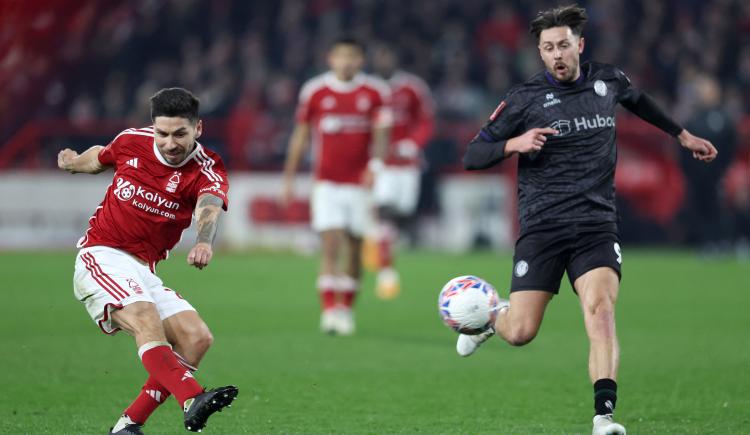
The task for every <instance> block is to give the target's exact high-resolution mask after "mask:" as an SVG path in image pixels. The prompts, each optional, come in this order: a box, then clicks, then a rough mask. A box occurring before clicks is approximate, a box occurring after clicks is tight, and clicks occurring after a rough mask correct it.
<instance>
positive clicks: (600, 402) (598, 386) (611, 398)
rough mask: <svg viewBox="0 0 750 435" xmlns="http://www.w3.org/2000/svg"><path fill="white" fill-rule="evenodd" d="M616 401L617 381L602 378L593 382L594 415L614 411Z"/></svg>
mask: <svg viewBox="0 0 750 435" xmlns="http://www.w3.org/2000/svg"><path fill="white" fill-rule="evenodd" d="M616 403H617V382H615V381H614V380H612V379H608V378H604V379H599V380H598V381H596V382H594V409H595V410H596V415H606V414H612V413H614V412H615V404H616Z"/></svg>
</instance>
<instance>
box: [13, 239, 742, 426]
mask: <svg viewBox="0 0 750 435" xmlns="http://www.w3.org/2000/svg"><path fill="white" fill-rule="evenodd" d="M74 255H75V254H74V252H64V253H12V252H8V253H4V254H0V265H1V266H0V276H2V281H1V283H2V284H0V287H1V288H2V301H0V307H2V308H1V309H0V314H1V315H0V339H1V342H2V348H1V349H0V385H1V386H2V390H1V393H0V433H13V434H20V433H55V434H61V433H65V434H89V433H91V434H94V433H99V434H102V433H106V430H107V429H108V428H109V427H110V426H111V425H112V424H113V423H114V421H115V419H116V418H117V417H118V416H119V414H120V412H121V411H122V410H123V409H124V407H125V406H126V405H127V404H128V403H129V401H130V400H131V399H132V398H133V397H134V395H135V394H136V392H137V391H138V390H139V388H140V386H141V384H142V382H143V381H144V379H145V371H144V370H143V368H142V367H141V366H140V364H139V361H138V357H137V354H136V349H135V346H134V344H133V342H132V340H131V339H130V338H129V337H127V336H126V335H124V334H119V335H118V336H116V337H114V338H113V337H107V336H104V335H103V334H101V333H100V332H99V331H98V329H97V328H96V327H95V325H94V324H93V322H91V320H90V319H89V318H88V316H87V314H86V312H85V310H84V308H83V306H82V305H81V304H80V303H78V302H77V301H76V300H75V299H74V298H73V295H72V273H73V261H74ZM399 261H400V266H401V269H402V278H403V288H404V290H403V293H402V295H401V296H400V297H399V298H398V299H396V300H394V301H390V302H383V301H380V300H378V299H376V298H375V297H374V295H373V291H372V285H373V283H372V276H368V277H367V279H366V280H365V285H364V288H363V295H362V297H361V299H360V303H359V309H358V312H357V320H358V332H357V334H356V336H354V337H350V338H332V337H327V336H322V335H320V334H319V333H318V331H317V326H318V325H317V323H318V308H317V295H316V292H315V290H314V287H313V283H314V279H315V271H316V267H317V260H316V259H315V258H313V257H300V256H294V255H282V254H265V253H252V254H233V253H223V252H219V253H218V254H217V255H216V256H215V259H214V262H213V263H212V264H211V265H210V266H209V267H208V269H206V270H203V271H197V270H194V269H191V268H189V267H187V265H186V264H185V256H184V253H177V254H175V255H174V256H173V257H172V258H171V259H170V260H168V261H166V262H164V263H163V264H162V265H161V266H160V268H159V274H160V276H161V277H162V278H163V279H164V281H165V283H166V284H167V285H168V286H170V287H172V288H175V289H177V290H179V291H180V292H181V293H182V294H183V295H184V296H185V297H187V298H188V299H189V300H190V301H191V302H192V303H193V304H194V305H195V306H196V307H197V308H198V310H199V312H200V313H201V314H202V316H203V317H204V318H205V320H206V322H207V323H208V325H209V326H210V327H211V329H212V331H213V333H214V335H215V338H216V340H215V344H214V347H213V348H212V349H211V351H210V352H209V353H208V355H207V357H206V359H205V360H204V362H203V364H202V366H201V370H200V371H199V372H198V374H197V378H198V380H199V381H200V382H202V383H203V384H204V385H208V386H219V385H224V384H229V383H233V384H236V385H238V386H239V388H240V395H239V398H238V400H237V401H236V402H235V406H233V407H232V408H231V409H230V410H228V411H226V412H223V413H221V414H217V415H215V416H214V417H213V418H212V419H211V420H210V421H209V425H208V427H207V429H206V430H205V431H204V433H209V434H211V433H216V434H219V433H221V434H236V433H262V434H265V433H341V434H349V433H369V434H384V433H403V434H413V433H424V434H437V433H445V434H455V433H465V434H478V433H495V434H527V433H534V434H540V433H544V434H547V433H549V434H586V433H590V431H591V425H590V424H591V423H590V422H591V416H592V391H591V385H590V384H589V380H588V376H587V370H586V361H587V340H586V336H585V333H584V330H583V325H582V319H581V314H580V309H579V307H578V305H577V299H576V297H575V295H574V294H573V293H572V292H571V291H570V287H569V285H568V284H567V283H565V284H564V285H563V288H562V289H561V292H560V295H559V296H557V297H555V299H553V301H552V303H551V304H550V306H549V308H548V311H547V317H546V319H545V322H544V324H543V325H542V329H541V331H540V334H539V336H538V337H537V338H536V340H535V341H533V342H532V343H531V344H529V345H527V346H526V347H523V348H511V347H510V346H508V345H506V344H505V343H503V342H501V341H500V340H498V339H493V340H492V341H491V342H489V343H487V344H486V345H485V346H484V347H483V348H482V349H481V350H480V351H479V352H478V353H477V354H476V355H474V356H472V357H471V358H467V359H462V358H459V357H458V356H457V355H456V353H455V350H454V346H455V339H456V335H455V334H454V333H453V332H451V331H449V330H448V329H447V328H446V327H444V326H443V325H442V324H441V323H440V320H439V317H438V314H437V309H436V298H437V294H438V291H439V289H440V288H441V286H442V285H443V283H445V282H446V281H447V280H448V279H450V278H452V277H454V276H457V275H463V274H476V275H479V276H482V277H484V278H486V279H487V280H489V281H491V282H492V283H494V284H495V285H496V287H497V288H498V289H500V290H501V293H502V294H503V295H507V291H506V290H504V289H506V288H507V285H508V281H509V274H510V270H511V265H510V257H509V256H507V255H497V254H491V253H477V254H471V255H462V256H455V255H444V254H436V253H425V252H414V253H404V254H403V255H402V256H401V258H400V259H399ZM748 302H750V267H748V264H746V263H745V264H742V263H737V262H734V261H726V262H701V261H699V260H698V259H696V258H695V257H694V256H693V255H691V254H687V253H679V252H664V251H633V252H627V251H626V252H625V260H624V279H623V283H622V289H621V293H620V300H619V303H618V311H617V319H618V324H617V326H618V333H619V337H620V343H621V347H622V365H621V370H620V376H619V386H620V388H619V393H620V394H619V401H618V407H617V417H618V419H619V420H620V421H622V422H623V423H624V424H625V425H626V427H627V428H628V431H629V433H632V434H668V433H669V434H671V433H674V434H707V433H715V434H747V433H750V411H749V410H750V338H749V336H748V334H750V314H748V309H749V308H750V304H748ZM145 431H146V433H149V434H159V433H184V430H183V429H182V422H181V415H180V412H179V410H178V407H177V406H176V403H175V401H174V400H172V399H170V400H169V401H168V402H167V403H166V404H165V405H163V406H162V408H161V409H159V410H158V411H157V412H156V413H155V414H154V415H153V416H152V418H151V420H150V421H149V422H148V424H147V426H146V427H145Z"/></svg>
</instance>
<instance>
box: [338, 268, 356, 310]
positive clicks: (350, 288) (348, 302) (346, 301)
mask: <svg viewBox="0 0 750 435" xmlns="http://www.w3.org/2000/svg"><path fill="white" fill-rule="evenodd" d="M358 287H359V282H358V281H357V280H356V279H354V278H352V277H351V276H346V275H344V276H341V277H339V287H338V290H339V295H340V296H339V301H340V302H341V305H343V306H344V307H346V308H349V309H351V308H352V307H353V306H354V300H355V299H356V298H357V290H358Z"/></svg>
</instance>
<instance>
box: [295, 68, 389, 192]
mask: <svg viewBox="0 0 750 435" xmlns="http://www.w3.org/2000/svg"><path fill="white" fill-rule="evenodd" d="M389 100H390V91H389V90H388V85H387V84H386V83H385V82H384V81H382V80H380V79H377V78H375V77H372V76H369V75H366V74H363V73H360V74H357V75H356V76H354V78H353V79H352V80H350V81H348V82H344V81H341V80H339V79H337V78H336V76H335V75H334V74H333V73H332V72H327V73H325V74H321V75H319V76H317V77H315V78H313V79H310V80H309V81H307V82H306V83H305V85H304V86H302V90H301V91H300V97H299V105H298V106H297V114H296V121H297V122H300V123H303V122H304V123H308V124H309V125H310V127H311V130H312V142H313V156H314V159H313V162H314V173H315V178H316V179H318V180H328V181H334V182H337V183H354V184H358V183H360V182H361V179H362V173H363V172H364V170H365V169H366V168H367V162H368V161H369V160H370V143H371V141H372V129H373V127H377V126H381V125H382V126H388V125H390V123H391V113H390V109H389V107H388V104H389Z"/></svg>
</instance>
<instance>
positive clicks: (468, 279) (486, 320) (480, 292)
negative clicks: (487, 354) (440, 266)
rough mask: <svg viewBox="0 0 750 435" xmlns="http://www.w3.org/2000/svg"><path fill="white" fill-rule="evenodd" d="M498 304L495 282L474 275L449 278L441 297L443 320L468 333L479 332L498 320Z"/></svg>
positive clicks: (457, 329) (439, 304)
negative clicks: (493, 284) (493, 283)
mask: <svg viewBox="0 0 750 435" xmlns="http://www.w3.org/2000/svg"><path fill="white" fill-rule="evenodd" d="M498 304H499V298H498V295H497V291H495V288H494V287H492V284H490V283H488V282H487V281H485V280H483V279H482V278H478V277H476V276H471V275H465V276H459V277H457V278H453V279H452V280H450V281H448V282H447V283H446V284H445V285H444V286H443V289H442V290H440V296H439V297H438V310H439V311H440V317H441V318H442V319H443V323H445V325H446V326H448V327H449V328H451V329H453V330H454V331H456V332H460V333H462V334H468V335H476V334H479V333H481V332H482V331H484V330H485V329H487V328H488V327H489V326H492V325H493V324H494V323H495V319H496V318H497V311H498V309H499V307H498Z"/></svg>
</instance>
